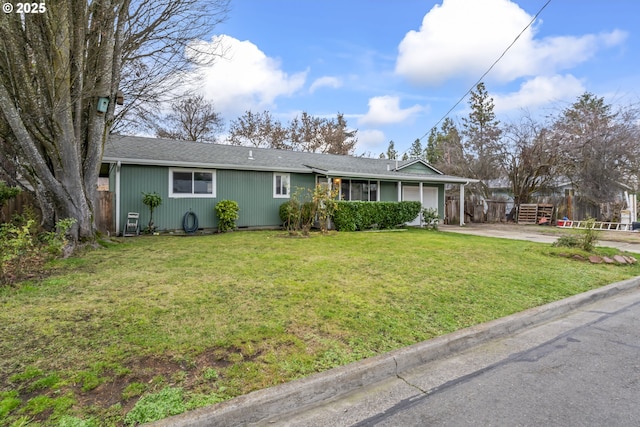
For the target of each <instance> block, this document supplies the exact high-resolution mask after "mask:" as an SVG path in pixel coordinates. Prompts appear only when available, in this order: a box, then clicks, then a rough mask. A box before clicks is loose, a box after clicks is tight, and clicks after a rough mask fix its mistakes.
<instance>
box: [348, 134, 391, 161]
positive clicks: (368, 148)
mask: <svg viewBox="0 0 640 427" xmlns="http://www.w3.org/2000/svg"><path fill="white" fill-rule="evenodd" d="M357 136H358V143H357V144H356V148H355V153H356V155H360V154H365V155H371V156H372V157H378V155H380V153H382V152H384V151H386V149H387V143H388V142H389V141H388V140H387V137H386V136H385V134H384V132H382V131H381V130H378V129H361V130H358V134H357Z"/></svg>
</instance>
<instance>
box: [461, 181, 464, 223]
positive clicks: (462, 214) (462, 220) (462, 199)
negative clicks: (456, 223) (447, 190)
mask: <svg viewBox="0 0 640 427" xmlns="http://www.w3.org/2000/svg"><path fill="white" fill-rule="evenodd" d="M463 225H464V184H460V227H462V226H463Z"/></svg>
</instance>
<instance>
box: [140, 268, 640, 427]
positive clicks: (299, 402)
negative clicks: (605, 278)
mask: <svg viewBox="0 0 640 427" xmlns="http://www.w3.org/2000/svg"><path fill="white" fill-rule="evenodd" d="M637 288H640V277H634V278H631V279H628V280H624V281H621V282H616V283H612V284H610V285H608V286H604V287H602V288H599V289H594V290H591V291H588V292H584V293H582V294H578V295H574V296H572V297H569V298H565V299H563V300H560V301H555V302H552V303H549V304H545V305H542V306H540V307H534V308H530V309H528V310H525V311H523V312H521V313H516V314H512V315H510V316H506V317H503V318H501V319H496V320H492V321H489V322H486V323H483V324H480V325H476V326H472V327H469V328H466V329H462V330H460V331H457V332H453V333H451V334H448V335H443V336H439V337H436V338H433V339H430V340H427V341H424V342H421V343H417V344H414V345H411V346H409V347H405V348H401V349H399V350H395V351H391V352H389V353H386V354H382V355H379V356H375V357H372V358H369V359H365V360H363V361H360V362H354V363H352V364H349V365H345V366H342V367H339V368H335V369H332V370H330V371H327V372H323V373H319V374H315V375H311V376H309V377H306V378H302V379H300V380H295V381H292V382H289V383H286V384H282V385H278V386H275V387H271V388H267V389H263V390H258V391H255V392H252V393H249V394H246V395H244V396H239V397H237V398H235V399H232V400H229V401H226V402H222V403H219V404H217V405H213V406H209V407H204V408H200V409H196V410H194V411H191V412H187V413H184V414H181V415H177V416H175V417H171V418H166V419H164V420H160V421H156V422H154V423H151V424H149V426H152V427H169V426H171V427H191V426H202V425H225V426H236V425H238V426H239V425H246V424H250V423H256V422H259V421H263V420H265V419H267V418H269V417H273V416H276V415H282V414H284V413H290V412H294V411H299V410H300V409H301V408H304V407H307V406H311V405H314V404H318V403H320V402H323V401H325V400H328V399H335V398H337V397H339V396H341V395H346V394H348V393H350V392H353V391H355V390H357V389H360V388H362V387H366V386H370V385H372V384H375V383H378V382H380V381H384V380H387V379H389V378H393V377H398V376H399V375H400V374H402V373H403V372H405V371H407V370H410V369H414V368H417V367H419V366H421V365H423V364H426V363H428V362H432V361H434V360H437V359H440V358H444V357H446V356H447V355H450V354H452V353H456V352H460V351H463V350H466V349H469V348H471V347H473V346H475V345H478V344H481V343H485V342H487V341H490V340H492V339H496V338H500V337H503V336H507V335H510V334H513V333H515V332H518V331H521V330H523V329H526V328H529V327H532V326H535V325H539V324H542V323H544V322H547V321H550V320H552V319H555V318H558V317H561V316H563V315H565V314H567V313H569V312H571V311H573V310H576V309H578V308H580V307H583V306H586V305H588V304H592V303H594V302H596V301H599V300H601V299H604V298H608V297H612V296H614V295H617V294H620V293H622V292H626V291H631V290H635V289H637Z"/></svg>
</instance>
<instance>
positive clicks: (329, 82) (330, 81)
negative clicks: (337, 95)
mask: <svg viewBox="0 0 640 427" xmlns="http://www.w3.org/2000/svg"><path fill="white" fill-rule="evenodd" d="M321 87H330V88H333V89H337V88H339V87H342V81H341V80H340V79H338V78H337V77H330V76H325V77H320V78H319V79H316V80H315V81H314V82H313V83H312V84H311V87H310V88H309V93H313V92H315V91H316V90H317V89H319V88H321Z"/></svg>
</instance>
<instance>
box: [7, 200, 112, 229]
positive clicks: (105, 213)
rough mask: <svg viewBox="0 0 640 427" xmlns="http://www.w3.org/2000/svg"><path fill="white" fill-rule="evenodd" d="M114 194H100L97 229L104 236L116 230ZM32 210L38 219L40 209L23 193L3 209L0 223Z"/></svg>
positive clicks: (97, 209)
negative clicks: (29, 209)
mask: <svg viewBox="0 0 640 427" xmlns="http://www.w3.org/2000/svg"><path fill="white" fill-rule="evenodd" d="M113 204H114V193H113V192H111V191H100V192H98V201H97V205H96V209H95V220H96V228H97V229H98V230H99V231H100V232H101V233H104V234H113V233H114V232H115V231H116V230H115V229H116V226H115V218H114V215H113ZM28 208H31V209H33V212H34V213H35V214H36V216H37V217H38V219H39V218H40V216H41V213H40V211H39V209H38V208H37V207H36V203H34V200H33V197H31V195H30V194H29V193H25V192H22V193H20V194H18V195H17V196H16V197H14V198H13V199H11V200H8V201H7V202H6V203H5V205H4V206H3V207H2V211H1V213H0V222H6V221H9V220H11V218H12V217H13V216H14V215H15V214H23V213H24V212H25V210H26V209H28Z"/></svg>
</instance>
